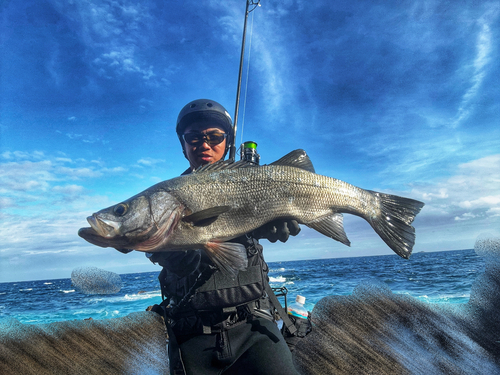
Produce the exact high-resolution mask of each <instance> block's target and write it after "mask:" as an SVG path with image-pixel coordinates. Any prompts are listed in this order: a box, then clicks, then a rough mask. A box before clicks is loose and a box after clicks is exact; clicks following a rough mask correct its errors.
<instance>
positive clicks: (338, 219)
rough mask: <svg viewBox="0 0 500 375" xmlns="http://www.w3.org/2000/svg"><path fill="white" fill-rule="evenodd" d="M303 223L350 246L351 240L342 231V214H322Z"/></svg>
mask: <svg viewBox="0 0 500 375" xmlns="http://www.w3.org/2000/svg"><path fill="white" fill-rule="evenodd" d="M304 224H306V225H307V226H308V227H309V228H312V229H314V230H316V231H318V232H319V233H321V234H324V235H325V236H327V237H330V238H333V239H334V240H336V241H339V242H342V243H343V244H344V245H347V246H351V242H350V241H349V239H348V238H347V234H345V231H344V217H343V216H342V214H333V215H329V216H323V217H321V218H319V219H316V220H314V221H311V222H309V223H304Z"/></svg>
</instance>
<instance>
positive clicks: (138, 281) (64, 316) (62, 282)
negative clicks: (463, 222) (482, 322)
mask: <svg viewBox="0 0 500 375" xmlns="http://www.w3.org/2000/svg"><path fill="white" fill-rule="evenodd" d="M268 264H269V268H270V271H269V277H270V281H271V286H272V287H275V288H279V287H285V288H286V289H287V291H288V303H291V302H293V301H295V297H296V295H297V294H300V295H302V296H304V297H306V304H305V307H306V308H307V309H308V310H309V311H312V309H313V307H314V304H315V303H317V302H318V301H319V300H320V299H321V298H323V297H325V296H327V295H349V294H352V291H353V289H354V288H355V287H356V286H357V285H359V284H360V283H366V282H377V283H380V282H383V283H385V284H387V286H388V287H389V288H390V289H391V290H392V291H393V292H394V293H399V294H407V295H410V296H413V297H415V298H417V299H419V300H421V301H424V302H428V303H442V304H444V303H448V304H457V303H466V302H468V300H469V297H470V290H471V286H472V283H473V282H474V280H475V279H476V277H477V276H478V275H480V274H481V273H483V272H484V260H483V259H482V258H481V257H479V256H477V255H476V254H475V252H474V250H461V251H442V252H431V253H416V254H413V255H412V256H411V258H410V259H409V260H405V259H402V258H400V257H398V256H397V255H385V256H370V257H359V258H336V259H316V260H301V261H288V262H269V263H268ZM159 272H160V267H158V270H157V271H155V272H145V273H134V274H124V275H120V276H121V278H122V283H123V285H122V289H121V291H120V292H119V293H116V294H112V295H86V294H82V293H80V292H78V291H77V290H76V288H75V287H74V286H73V285H71V279H70V278H68V279H57V280H37V281H25V282H13V283H0V319H2V318H15V319H17V320H19V321H20V322H21V323H26V324H36V323H52V322H57V321H64V320H74V319H77V320H84V319H88V318H93V319H108V318H117V317H122V316H126V315H128V314H130V313H132V312H135V311H144V310H145V309H146V308H147V307H148V306H150V305H154V304H158V303H160V302H161V293H160V287H159V284H158V274H159ZM281 300H282V301H283V299H282V298H281Z"/></svg>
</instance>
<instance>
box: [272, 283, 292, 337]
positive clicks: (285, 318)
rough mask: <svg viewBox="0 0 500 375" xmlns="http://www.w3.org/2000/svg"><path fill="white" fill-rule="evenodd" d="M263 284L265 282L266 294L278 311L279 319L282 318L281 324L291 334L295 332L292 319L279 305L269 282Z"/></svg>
mask: <svg viewBox="0 0 500 375" xmlns="http://www.w3.org/2000/svg"><path fill="white" fill-rule="evenodd" d="M265 284H266V292H267V295H268V297H269V299H270V300H271V303H272V304H273V305H274V308H275V309H276V310H277V311H278V314H279V315H280V317H281V320H283V324H284V325H285V327H286V329H287V330H288V332H290V334H292V335H293V334H295V332H297V328H296V327H295V324H293V323H292V321H291V320H290V318H289V317H288V314H287V313H286V311H285V309H283V307H282V306H281V303H280V301H279V300H278V297H276V295H275V294H274V292H273V290H272V289H271V286H270V285H269V283H265Z"/></svg>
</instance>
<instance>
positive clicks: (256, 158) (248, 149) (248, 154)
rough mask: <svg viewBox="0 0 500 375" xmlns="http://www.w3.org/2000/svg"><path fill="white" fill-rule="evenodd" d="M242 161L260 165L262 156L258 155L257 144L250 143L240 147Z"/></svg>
mask: <svg viewBox="0 0 500 375" xmlns="http://www.w3.org/2000/svg"><path fill="white" fill-rule="evenodd" d="M240 160H244V161H246V162H249V163H252V164H256V165H259V162H260V155H259V154H258V153H257V143H256V142H253V141H248V142H245V143H242V144H241V146H240Z"/></svg>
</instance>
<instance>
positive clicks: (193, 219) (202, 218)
mask: <svg viewBox="0 0 500 375" xmlns="http://www.w3.org/2000/svg"><path fill="white" fill-rule="evenodd" d="M230 209H231V206H218V207H211V208H207V209H206V210H201V211H198V212H195V213H194V214H191V215H188V216H186V217H184V218H183V219H182V220H183V221H186V222H189V223H192V224H193V225H195V226H197V227H206V226H207V225H210V224H212V223H213V222H214V221H215V220H217V219H218V218H219V215H221V214H223V213H226V212H228V211H229V210H230Z"/></svg>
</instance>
